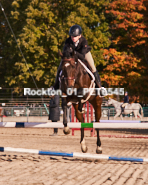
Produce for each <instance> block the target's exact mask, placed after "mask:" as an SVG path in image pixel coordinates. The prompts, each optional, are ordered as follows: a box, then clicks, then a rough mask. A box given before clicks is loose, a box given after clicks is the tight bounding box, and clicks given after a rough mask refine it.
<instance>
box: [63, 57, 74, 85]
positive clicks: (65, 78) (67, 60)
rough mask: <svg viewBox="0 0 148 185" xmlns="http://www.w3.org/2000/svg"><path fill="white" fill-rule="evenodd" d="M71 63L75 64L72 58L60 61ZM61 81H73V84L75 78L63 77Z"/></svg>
mask: <svg viewBox="0 0 148 185" xmlns="http://www.w3.org/2000/svg"><path fill="white" fill-rule="evenodd" d="M71 61H73V62H75V59H74V58H64V59H62V62H71ZM63 79H64V80H65V81H66V80H74V82H75V77H65V76H63Z"/></svg>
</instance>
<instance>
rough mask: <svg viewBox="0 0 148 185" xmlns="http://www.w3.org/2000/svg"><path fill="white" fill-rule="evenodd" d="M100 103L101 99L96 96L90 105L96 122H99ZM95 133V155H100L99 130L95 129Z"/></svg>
mask: <svg viewBox="0 0 148 185" xmlns="http://www.w3.org/2000/svg"><path fill="white" fill-rule="evenodd" d="M101 103H102V99H101V98H100V97H99V96H97V97H96V99H94V100H93V101H91V104H92V105H93V107H94V109H95V119H96V122H100V118H101ZM96 132H97V148H96V153H97V154H101V153H102V147H101V140H100V136H99V129H96Z"/></svg>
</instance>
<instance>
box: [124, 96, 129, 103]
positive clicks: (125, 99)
mask: <svg viewBox="0 0 148 185" xmlns="http://www.w3.org/2000/svg"><path fill="white" fill-rule="evenodd" d="M124 103H129V99H128V95H127V96H124Z"/></svg>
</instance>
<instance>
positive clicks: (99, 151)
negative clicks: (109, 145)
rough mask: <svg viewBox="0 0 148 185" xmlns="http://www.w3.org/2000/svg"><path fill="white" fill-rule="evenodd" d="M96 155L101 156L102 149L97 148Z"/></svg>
mask: <svg viewBox="0 0 148 185" xmlns="http://www.w3.org/2000/svg"><path fill="white" fill-rule="evenodd" d="M96 153H97V154H102V148H101V147H99V146H98V147H97V149H96Z"/></svg>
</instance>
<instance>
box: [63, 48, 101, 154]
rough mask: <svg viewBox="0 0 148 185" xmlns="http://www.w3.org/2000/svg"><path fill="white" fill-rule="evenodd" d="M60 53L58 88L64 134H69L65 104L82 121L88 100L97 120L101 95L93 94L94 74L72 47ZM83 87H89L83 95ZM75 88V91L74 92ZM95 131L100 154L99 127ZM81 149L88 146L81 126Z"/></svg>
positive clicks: (97, 149) (84, 149)
mask: <svg viewBox="0 0 148 185" xmlns="http://www.w3.org/2000/svg"><path fill="white" fill-rule="evenodd" d="M60 55H61V66H62V70H61V74H60V89H61V91H62V108H63V124H64V129H63V132H64V134H69V133H70V129H69V127H68V125H67V106H68V105H71V104H72V105H73V107H74V109H75V114H76V118H77V119H78V120H79V122H81V123H84V118H83V114H82V112H83V105H84V104H85V103H86V101H89V102H90V103H91V104H92V106H93V108H94V110H95V120H96V122H99V120H100V117H101V104H102V97H100V96H99V95H97V93H96V94H95V95H93V93H92V90H94V87H95V83H94V80H95V79H94V76H93V74H92V73H91V71H90V70H89V69H88V68H87V67H86V64H85V63H83V62H82V61H80V60H79V59H78V58H77V57H76V55H75V53H74V48H72V46H71V47H69V46H67V47H66V48H65V49H64V51H63V53H61V54H60ZM69 88H70V89H71V91H72V92H71V95H69V94H68V93H67V90H68V89H69ZM85 88H90V89H91V90H90V91H89V92H88V93H86V94H84V95H83V90H84V89H85ZM75 90H77V93H75ZM96 132H97V148H96V153H98V154H101V153H102V148H101V140H100V137H99V129H96ZM80 144H81V150H82V152H83V153H86V152H87V150H88V148H87V146H86V143H85V138H84V128H81V139H80Z"/></svg>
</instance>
